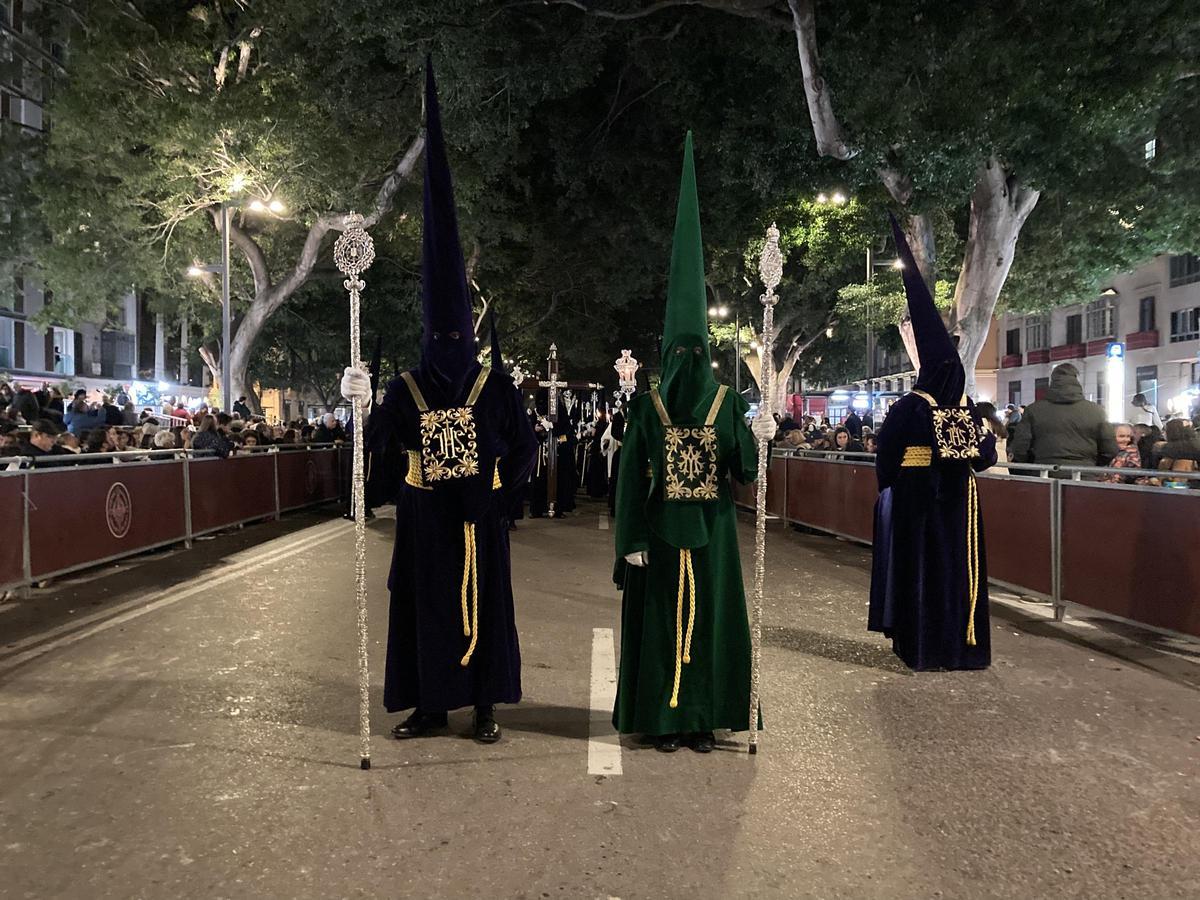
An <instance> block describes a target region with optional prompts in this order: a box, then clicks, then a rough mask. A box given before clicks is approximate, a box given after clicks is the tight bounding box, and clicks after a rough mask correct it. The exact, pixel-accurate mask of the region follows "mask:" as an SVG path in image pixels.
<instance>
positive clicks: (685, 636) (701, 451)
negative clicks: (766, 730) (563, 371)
mask: <svg viewBox="0 0 1200 900" xmlns="http://www.w3.org/2000/svg"><path fill="white" fill-rule="evenodd" d="M707 308H708V304H707V302H706V294H705V286H704V252H703V247H702V244H701V239H700V210H699V204H698V202H697V198H696V173H695V168H694V166H693V163H692V135H691V132H689V133H688V136H687V140H686V143H685V145H684V157H683V175H682V177H681V179H680V185H679V208H678V211H677V214H676V219H675V240H674V246H673V248H672V251H671V271H670V277H669V282H668V288H667V311H666V321H665V323H664V326H663V343H662V362H663V370H662V371H663V376H662V383H661V385H660V386H659V388H658V389H657V390H654V391H651V392H649V393H646V394H642V395H640V396H638V397H636V398H635V399H634V400H633V401H632V402H631V403H630V404H629V410H628V423H627V426H626V430H625V440H624V443H623V445H622V447H621V466H620V471H619V473H618V476H617V502H616V529H615V531H616V550H617V565H616V570H615V573H614V580H615V581H616V582H617V584H618V585H619V586H620V587H622V588H623V590H624V598H623V603H622V612H621V671H620V676H619V679H618V683H617V703H616V709H615V710H614V711H613V725H614V726H615V727H616V729H617V730H618V731H620V732H622V733H638V734H643V735H646V736H648V737H651V738H653V739H654V741H655V743H656V744H657V746H658V748H659V749H660V750H664V751H671V750H676V749H678V748H679V746H680V744H681V743H686V744H687V745H688V746H690V747H692V748H693V749H695V750H698V751H700V752H708V751H709V750H711V749H712V748H713V743H714V741H713V735H712V732H713V729H717V728H724V729H730V730H733V731H744V730H746V729H747V728H748V723H749V706H750V630H749V625H748V623H747V619H746V600H745V594H744V592H743V587H742V566H741V561H740V559H739V555H738V544H737V520H736V517H735V513H734V506H733V497H732V492H731V488H730V484H729V476H730V475H732V476H733V477H734V478H736V479H738V481H740V482H742V483H748V482H750V481H753V480H754V478H755V476H756V475H757V465H758V452H757V445H756V442H755V439H754V436H753V434H752V433H751V431H750V428H749V427H748V426H747V424H746V418H745V416H746V411H747V408H748V407H747V404H746V401H745V400H743V399H742V398H741V397H740V396H738V395H737V394H735V393H733V392H732V391H730V390H728V388H727V387H726V386H725V385H718V384H717V382H716V380H715V379H714V378H713V366H712V359H711V357H710V356H709V338H708V320H707Z"/></svg>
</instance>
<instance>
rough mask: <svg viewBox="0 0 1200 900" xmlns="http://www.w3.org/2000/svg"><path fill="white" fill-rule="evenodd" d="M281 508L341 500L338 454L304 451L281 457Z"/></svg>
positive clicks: (282, 454)
mask: <svg viewBox="0 0 1200 900" xmlns="http://www.w3.org/2000/svg"><path fill="white" fill-rule="evenodd" d="M277 461H278V464H279V508H280V509H281V510H287V509H296V508H297V507H299V506H307V505H308V504H310V503H320V502H321V501H323V500H336V499H337V497H338V453H337V451H336V450H304V451H298V452H294V453H293V452H288V453H280V454H279V456H278V459H277Z"/></svg>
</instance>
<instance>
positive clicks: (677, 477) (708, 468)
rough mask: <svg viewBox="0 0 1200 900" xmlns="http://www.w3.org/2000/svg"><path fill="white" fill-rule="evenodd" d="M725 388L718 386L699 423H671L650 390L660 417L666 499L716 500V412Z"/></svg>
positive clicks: (717, 492)
mask: <svg viewBox="0 0 1200 900" xmlns="http://www.w3.org/2000/svg"><path fill="white" fill-rule="evenodd" d="M727 390H728V388H727V387H726V386H725V385H721V386H720V387H719V388H718V389H717V396H716V397H715V398H714V400H713V404H712V408H711V409H710V410H709V411H708V417H707V418H706V419H705V420H704V424H703V425H673V424H671V419H670V417H669V416H668V415H667V410H666V407H664V406H663V402H662V398H661V397H660V396H659V394H658V391H657V390H655V391H652V392H651V398H652V399H653V401H654V408H655V409H656V410H657V411H658V417H659V419H661V420H662V425H663V437H664V446H663V450H664V454H665V461H664V466H663V481H664V484H663V490H664V492H665V494H666V499H668V500H716V499H717V498H718V497H719V496H720V480H719V478H718V474H717V473H718V466H717V462H718V453H717V428H716V421H717V413H718V412H719V411H720V409H721V402H722V401H723V400H724V399H725V393H726V391H727Z"/></svg>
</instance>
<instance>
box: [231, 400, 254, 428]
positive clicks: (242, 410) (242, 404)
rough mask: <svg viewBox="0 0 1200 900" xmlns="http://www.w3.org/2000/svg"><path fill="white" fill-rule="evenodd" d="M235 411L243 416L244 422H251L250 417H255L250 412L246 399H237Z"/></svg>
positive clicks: (234, 405)
mask: <svg viewBox="0 0 1200 900" xmlns="http://www.w3.org/2000/svg"><path fill="white" fill-rule="evenodd" d="M233 411H234V412H235V413H237V414H238V415H239V416H241V417H242V420H243V421H246V422H249V421H250V416H251V415H253V413H251V412H250V407H249V406H247V405H246V398H245V397H238V398H237V403H235V404H233Z"/></svg>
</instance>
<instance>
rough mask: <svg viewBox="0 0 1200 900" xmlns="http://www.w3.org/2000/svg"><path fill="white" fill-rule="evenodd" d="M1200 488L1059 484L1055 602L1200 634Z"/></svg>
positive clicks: (1187, 632) (1186, 632)
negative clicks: (1058, 592)
mask: <svg viewBox="0 0 1200 900" xmlns="http://www.w3.org/2000/svg"><path fill="white" fill-rule="evenodd" d="M1197 548H1200V491H1139V490H1122V489H1120V488H1106V487H1103V486H1100V485H1088V484H1079V483H1075V482H1064V483H1063V499H1062V554H1063V559H1062V563H1063V585H1062V589H1063V599H1064V600H1066V601H1067V602H1069V603H1078V604H1080V605H1081V606H1090V607H1092V608H1093V609H1099V610H1103V611H1104V612H1109V613H1113V614H1114V615H1118V616H1122V617H1124V618H1126V619H1133V620H1134V621H1137V622H1144V623H1146V624H1147V625H1155V626H1157V627H1159V628H1170V629H1172V630H1174V631H1181V632H1183V633H1185V634H1192V635H1197V636H1200V603H1198V602H1197V598H1200V552H1197Z"/></svg>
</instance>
